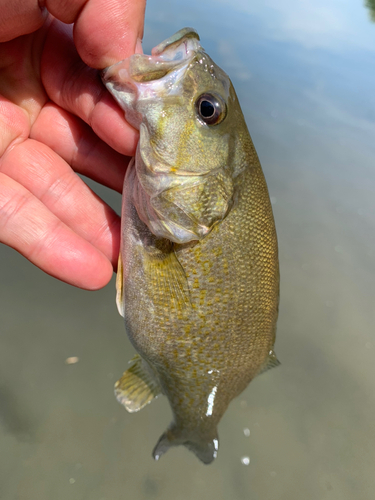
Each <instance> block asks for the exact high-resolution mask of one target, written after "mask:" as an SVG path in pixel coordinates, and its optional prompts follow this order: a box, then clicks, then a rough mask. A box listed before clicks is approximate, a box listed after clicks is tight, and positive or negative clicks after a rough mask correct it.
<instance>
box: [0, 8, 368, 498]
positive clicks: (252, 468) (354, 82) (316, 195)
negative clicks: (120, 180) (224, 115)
mask: <svg viewBox="0 0 375 500" xmlns="http://www.w3.org/2000/svg"><path fill="white" fill-rule="evenodd" d="M367 3H368V5H369V6H371V5H372V4H373V3H372V2H371V1H370V0H368V2H367ZM189 25H190V26H194V27H195V28H196V29H197V30H198V32H199V33H200V35H201V38H202V43H203V46H204V47H205V48H206V49H207V51H208V52H209V54H210V55H211V56H212V57H213V59H214V60H215V61H216V62H217V63H218V64H219V65H220V66H221V67H223V68H224V69H225V70H226V71H227V72H228V73H229V74H230V76H231V78H232V80H233V83H234V85H235V87H236V90H237V93H238V95H239V99H240V102H241V104H242V107H243V111H244V114H245V116H246V119H247V122H248V125H249V129H250V132H251V134H252V137H253V139H254V143H255V145H256V147H257V150H258V153H259V156H260V159H261V161H262V165H263V169H264V172H265V175H266V178H267V181H268V185H269V189H270V193H271V197H272V202H273V205H274V212H275V218H276V226H277V230H278V235H279V243H280V264H281V275H282V283H281V305H280V320H279V325H278V338H277V346H276V347H277V353H278V356H279V357H280V359H281V361H282V366H281V367H280V368H278V369H277V370H271V371H269V372H267V373H265V374H264V375H262V376H261V377H259V378H258V379H256V380H255V381H254V382H253V383H252V384H251V385H250V386H249V387H248V389H247V390H246V391H245V392H244V393H243V394H242V395H241V396H240V397H239V398H238V399H236V400H235V401H234V402H233V403H232V405H231V407H230V408H229V410H228V412H227V413H226V415H225V416H224V419H223V421H222V423H221V424H220V426H219V433H220V439H221V442H220V447H221V449H220V454H219V458H218V459H217V461H216V462H215V463H214V464H213V465H211V466H209V467H205V466H203V465H201V464H200V463H199V462H198V461H197V460H196V458H195V457H194V456H193V455H192V454H190V453H188V452H187V451H186V450H185V449H182V448H181V449H178V448H176V449H174V450H172V451H171V452H170V454H168V455H166V456H165V457H163V458H162V460H160V462H158V463H155V462H154V461H153V460H152V459H151V450H152V447H153V445H154V442H155V440H156V439H157V438H158V436H159V435H160V433H161V432H162V431H163V430H164V427H165V424H166V422H169V420H170V410H169V408H168V404H167V402H166V401H165V400H163V399H162V398H160V399H158V400H157V401H156V402H155V403H153V404H152V405H149V406H148V407H147V408H145V409H144V410H142V411H141V412H140V413H139V414H134V415H130V414H127V413H126V412H125V411H124V410H123V408H122V407H121V406H120V405H118V403H117V402H116V400H115V398H114V397H113V392H112V387H113V383H114V381H115V380H117V378H118V377H119V375H120V374H121V373H122V371H123V370H124V368H125V367H126V363H127V360H128V359H130V357H131V355H132V352H133V351H132V348H131V346H130V344H129V342H128V341H127V339H126V337H125V332H124V328H123V325H122V321H121V318H120V317H119V316H118V314H117V311H116V306H115V303H114V284H113V283H112V284H110V285H109V286H108V287H106V288H105V289H104V290H101V291H100V292H95V293H89V292H83V291H80V290H75V289H73V288H72V287H69V286H67V285H65V284H63V283H59V282H57V281H55V280H53V279H52V278H50V277H48V276H46V275H44V274H43V273H41V272H40V271H39V270H37V269H35V268H34V267H33V266H31V264H29V263H28V262H26V261H25V260H24V259H23V258H22V257H20V256H18V255H17V254H16V253H15V252H13V251H12V250H10V249H8V248H5V247H1V248H0V253H1V254H0V255H1V283H0V304H1V306H0V307H1V336H0V476H1V481H0V498H1V499H2V500H3V499H4V500H13V499H17V500H18V499H19V500H23V499H27V500H50V499H51V498H53V499H55V500H60V499H61V500H66V499H69V498H74V499H82V500H83V499H89V500H104V499H106V500H120V499H121V500H122V499H124V498H133V499H134V500H137V499H146V498H150V499H151V498H155V499H163V500H168V499H173V500H178V499H181V500H188V499H196V498H203V497H204V498H207V499H215V500H227V499H228V498H231V499H239V500H240V499H241V500H242V499H247V498H251V499H255V500H257V499H259V500H264V499H267V498H277V499H285V500H294V499H295V500H297V499H298V500H299V499H300V498H301V497H303V498H305V499H306V500H313V499H314V500H315V499H319V500H320V499H322V498H327V499H328V498H329V499H340V500H352V499H353V498H361V499H364V500H367V499H369V500H370V499H372V498H373V490H374V487H375V481H374V478H373V470H374V465H375V452H374V446H373V440H374V436H375V424H374V418H373V415H374V411H375V401H374V383H373V381H374V379H375V367H374V363H373V358H374V348H375V339H374V334H373V330H374V326H373V325H374V323H375V318H374V316H375V314H374V298H375V290H374V287H375V280H374V274H375V273H374V262H375V218H374V212H375V210H374V209H375V207H374V203H375V202H374V200H375V196H374V187H375V170H374V168H373V164H374V158H375V141H374V137H375V97H374V92H373V89H374V88H375V73H374V72H373V71H372V69H371V68H373V61H374V56H375V26H374V25H373V24H371V23H370V22H369V15H368V10H366V9H365V8H364V7H363V6H361V4H360V2H357V3H355V2H349V1H347V2H342V0H328V1H327V0H316V1H314V2H308V1H300V0H286V1H284V2H278V1H277V0H266V1H264V2H250V1H249V0H233V1H231V2H229V0H215V1H214V0H210V1H206V2H198V1H196V0H194V1H191V2H189V4H186V2H182V1H177V0H176V1H175V2H170V1H167V0H160V1H159V2H158V3H157V5H156V2H155V3H152V2H150V5H149V6H148V12H147V22H146V30H145V33H146V35H145V51H147V52H149V51H150V49H151V47H152V46H153V45H155V44H157V43H158V42H160V41H161V40H163V39H164V38H166V37H167V36H169V35H171V34H172V33H174V32H175V31H177V30H178V29H180V28H181V27H182V26H189ZM97 189H98V191H99V192H100V193H103V196H105V197H106V199H107V200H109V201H110V203H111V204H112V205H113V206H115V207H117V209H118V208H119V204H120V199H119V197H118V196H117V195H115V194H111V193H109V192H108V190H105V189H104V188H97ZM69 357H78V358H79V360H78V362H76V363H71V364H69V363H66V362H65V360H66V359H67V358H69Z"/></svg>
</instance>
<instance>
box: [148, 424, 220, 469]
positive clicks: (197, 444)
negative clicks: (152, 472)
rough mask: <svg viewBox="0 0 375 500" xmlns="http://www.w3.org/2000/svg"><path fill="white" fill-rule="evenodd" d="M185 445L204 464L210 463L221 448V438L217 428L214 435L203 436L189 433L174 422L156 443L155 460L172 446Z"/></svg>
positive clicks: (153, 454) (153, 453)
mask: <svg viewBox="0 0 375 500" xmlns="http://www.w3.org/2000/svg"><path fill="white" fill-rule="evenodd" d="M179 445H183V446H186V448H187V449H188V450H190V451H192V452H193V453H195V455H196V456H197V457H198V458H199V460H200V461H201V462H203V463H204V464H210V463H211V462H213V460H215V458H216V457H217V452H218V449H219V439H218V436H217V432H216V429H215V431H214V436H212V434H210V437H208V436H201V435H199V434H198V433H197V434H196V435H192V433H191V432H190V433H187V432H186V431H184V430H183V429H182V428H178V427H175V426H174V425H173V424H172V426H171V427H169V428H168V429H167V430H166V432H164V434H162V435H161V437H160V439H159V441H158V442H157V443H156V446H155V448H154V451H153V452H152V456H153V457H154V459H155V460H159V458H160V457H161V456H162V455H164V453H166V452H167V451H168V450H169V448H171V447H172V446H179Z"/></svg>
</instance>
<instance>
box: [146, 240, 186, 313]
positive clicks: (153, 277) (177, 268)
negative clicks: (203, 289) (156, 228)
mask: <svg viewBox="0 0 375 500" xmlns="http://www.w3.org/2000/svg"><path fill="white" fill-rule="evenodd" d="M143 261H144V265H145V271H146V273H147V275H148V276H149V277H150V286H152V288H153V290H157V291H159V293H160V294H161V295H163V297H164V300H167V298H169V300H170V301H171V304H173V305H174V306H175V307H176V308H178V309H180V310H182V309H184V308H186V307H190V306H191V299H190V291H189V287H188V281H187V278H186V275H185V271H184V269H183V267H182V266H181V264H180V262H179V260H178V259H177V257H176V254H175V253H174V251H173V250H171V251H167V252H164V251H156V252H153V253H149V252H148V251H147V250H146V249H143Z"/></svg>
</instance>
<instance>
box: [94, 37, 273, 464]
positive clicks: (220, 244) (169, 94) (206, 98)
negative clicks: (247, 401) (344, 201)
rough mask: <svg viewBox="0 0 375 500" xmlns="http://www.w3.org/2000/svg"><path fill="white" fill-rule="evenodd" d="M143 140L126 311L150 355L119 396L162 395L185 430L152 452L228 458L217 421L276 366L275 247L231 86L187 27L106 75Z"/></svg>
mask: <svg viewBox="0 0 375 500" xmlns="http://www.w3.org/2000/svg"><path fill="white" fill-rule="evenodd" d="M103 79H104V82H105V84H106V86H107V88H109V90H110V91H111V92H112V94H113V95H114V96H115V98H116V99H117V100H118V102H119V103H120V105H121V106H122V107H123V108H124V110H125V113H126V117H127V119H128V121H129V122H130V123H132V124H133V125H134V126H136V127H137V128H139V129H140V142H139V145H138V149H137V153H136V157H135V160H134V163H132V164H131V165H130V166H129V169H128V171H127V174H126V178H125V182H124V191H123V209H122V247H121V259H120V266H119V273H118V280H117V288H118V297H117V302H118V306H119V310H120V312H121V313H122V314H123V315H124V318H125V326H126V330H127V333H128V335H129V338H130V340H131V342H132V343H133V345H134V347H135V348H136V350H137V352H138V353H139V355H140V357H137V358H135V359H134V360H133V364H132V366H131V367H130V369H129V370H127V371H126V372H125V374H124V376H123V377H122V378H121V379H120V380H119V382H118V383H117V385H116V394H117V397H118V399H119V400H120V401H121V402H122V403H123V404H124V405H125V407H126V408H127V409H128V410H129V411H137V410H139V409H140V408H142V407H143V406H144V405H145V404H147V403H148V402H150V401H151V400H152V399H153V398H154V397H155V396H157V395H158V394H159V393H163V394H165V395H166V396H167V398H168V400H169V402H170V405H171V408H172V411H173V416H174V418H173V422H172V423H171V425H170V426H169V428H168V429H167V431H166V432H165V433H164V434H163V435H162V436H161V438H160V440H159V442H158V443H157V445H156V447H155V450H154V457H155V458H159V457H160V456H161V455H162V454H163V453H164V452H165V451H167V450H168V448H169V447H170V446H175V445H179V444H183V445H185V446H186V447H187V448H189V449H191V450H192V451H193V452H194V453H195V454H196V455H197V456H198V457H199V458H200V459H201V460H202V461H203V462H204V463H210V462H211V461H212V460H213V459H214V458H215V457H216V455H217V450H218V437H217V429H216V428H217V424H218V422H219V420H220V419H221V417H222V415H223V414H224V412H225V410H226V408H227V406H228V404H229V403H230V401H231V400H232V399H233V398H234V397H235V396H237V395H238V394H239V393H240V392H242V391H243V390H244V389H245V387H246V386H247V385H248V383H249V382H250V381H251V380H252V378H253V377H254V376H255V375H257V374H258V373H260V372H261V371H263V370H265V369H267V368H268V367H271V366H275V365H276V364H278V361H277V359H276V356H275V354H274V352H273V346H274V342H275V332H276V320H277V313H278V296H279V272H278V257H277V239H276V232H275V226H274V220H273V215H272V209H271V205H270V200H269V196H268V191H267V186H266V182H265V179H264V176H263V173H262V170H261V166H260V164H259V160H258V157H257V154H256V152H255V149H254V146H253V144H252V141H251V138H250V135H249V133H248V130H247V127H246V124H245V121H244V118H243V115H242V112H241V109H240V106H239V103H238V100H237V97H236V94H235V91H234V89H233V86H232V84H231V82H230V80H229V78H228V76H227V75H226V74H225V73H224V72H223V71H222V70H221V69H220V68H218V66H216V64H215V63H214V62H213V61H212V59H211V58H210V57H209V56H208V55H207V54H206V53H205V52H204V50H203V49H202V47H201V46H200V43H199V37H198V35H197V34H196V32H195V31H194V30H192V29H191V28H185V29H184V30H181V31H180V32H178V33H176V34H175V35H174V36H173V37H171V38H170V39H168V40H166V41H165V42H163V43H162V44H160V45H159V46H158V47H156V48H155V49H153V52H152V56H144V55H134V56H132V57H131V58H129V59H128V60H125V61H123V62H121V63H118V64H117V65H114V66H111V67H110V68H108V69H107V70H106V71H105V73H104V76H103Z"/></svg>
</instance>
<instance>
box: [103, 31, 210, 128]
mask: <svg viewBox="0 0 375 500" xmlns="http://www.w3.org/2000/svg"><path fill="white" fill-rule="evenodd" d="M199 50H201V45H200V43H199V36H198V34H197V32H196V31H195V30H194V29H193V28H183V29H182V30H180V31H178V32H177V33H176V34H175V35H173V36H172V37H170V38H168V39H167V40H165V41H164V42H162V43H160V44H159V45H157V46H156V47H154V48H153V49H152V55H151V56H148V55H145V54H134V55H132V56H131V57H129V58H127V59H124V60H123V61H120V62H118V63H116V64H113V65H112V66H109V67H108V68H106V69H104V70H103V72H102V80H103V83H104V84H105V86H106V87H107V89H108V90H109V91H110V92H111V94H112V95H113V96H114V98H115V99H116V101H117V103H118V104H119V105H120V106H121V108H122V109H123V110H124V111H125V114H126V120H127V121H128V122H129V123H130V124H131V125H133V127H135V128H136V129H138V130H139V127H140V124H141V122H142V115H141V113H140V112H137V110H136V109H135V108H136V105H137V102H138V101H142V100H148V99H151V100H152V99H160V98H162V97H164V96H165V95H166V94H173V93H176V92H178V88H177V84H178V82H179V81H180V79H181V78H182V77H183V75H184V72H185V70H186V67H187V65H188V64H189V62H190V61H191V60H192V58H193V57H194V56H195V54H196V53H197V52H198V51H199Z"/></svg>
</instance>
